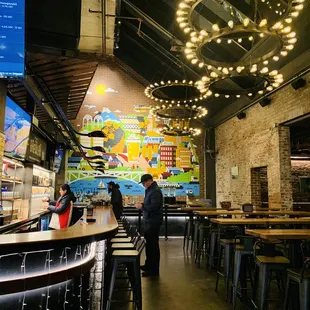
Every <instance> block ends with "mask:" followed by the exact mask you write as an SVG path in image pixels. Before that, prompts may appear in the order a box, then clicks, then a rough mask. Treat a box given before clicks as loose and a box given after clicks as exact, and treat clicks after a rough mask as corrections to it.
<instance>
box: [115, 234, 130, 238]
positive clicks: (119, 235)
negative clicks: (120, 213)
mask: <svg viewBox="0 0 310 310" xmlns="http://www.w3.org/2000/svg"><path fill="white" fill-rule="evenodd" d="M126 237H127V234H126V233H117V234H116V235H115V236H114V238H126Z"/></svg>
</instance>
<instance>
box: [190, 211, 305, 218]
mask: <svg viewBox="0 0 310 310" xmlns="http://www.w3.org/2000/svg"><path fill="white" fill-rule="evenodd" d="M194 214H197V215H199V216H212V215H213V216H214V215H254V216H256V215H257V216H269V215H278V216H284V215H289V216H296V217H300V216H309V217H310V212H300V211H253V212H243V211H228V210H216V211H194Z"/></svg>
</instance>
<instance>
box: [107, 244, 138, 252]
mask: <svg viewBox="0 0 310 310" xmlns="http://www.w3.org/2000/svg"><path fill="white" fill-rule="evenodd" d="M111 249H112V251H113V250H115V249H122V250H134V249H135V246H134V244H132V243H127V242H126V243H113V244H112V246H111Z"/></svg>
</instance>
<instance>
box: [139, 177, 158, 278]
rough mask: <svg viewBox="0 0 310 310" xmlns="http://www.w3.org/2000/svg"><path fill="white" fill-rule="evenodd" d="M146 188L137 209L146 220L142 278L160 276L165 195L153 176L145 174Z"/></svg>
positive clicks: (143, 181) (142, 178)
mask: <svg viewBox="0 0 310 310" xmlns="http://www.w3.org/2000/svg"><path fill="white" fill-rule="evenodd" d="M140 183H142V184H143V186H144V188H145V196H144V202H143V203H137V204H136V208H137V209H141V210H142V212H143V219H144V239H145V240H146V247H145V251H146V260H145V265H143V266H141V270H142V271H144V272H143V273H142V277H152V276H158V275H159V261H160V249H159V230H160V226H161V224H162V222H163V194H162V192H161V190H160V188H159V187H158V185H157V183H156V182H155V181H154V180H153V177H152V175H150V174H144V175H142V177H141V182H140Z"/></svg>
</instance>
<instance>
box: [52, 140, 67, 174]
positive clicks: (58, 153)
mask: <svg viewBox="0 0 310 310" xmlns="http://www.w3.org/2000/svg"><path fill="white" fill-rule="evenodd" d="M63 155H64V150H62V149H61V148H60V147H59V146H57V147H56V150H55V159H54V166H53V171H54V172H55V173H59V172H60V167H61V162H62V158H63Z"/></svg>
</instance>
